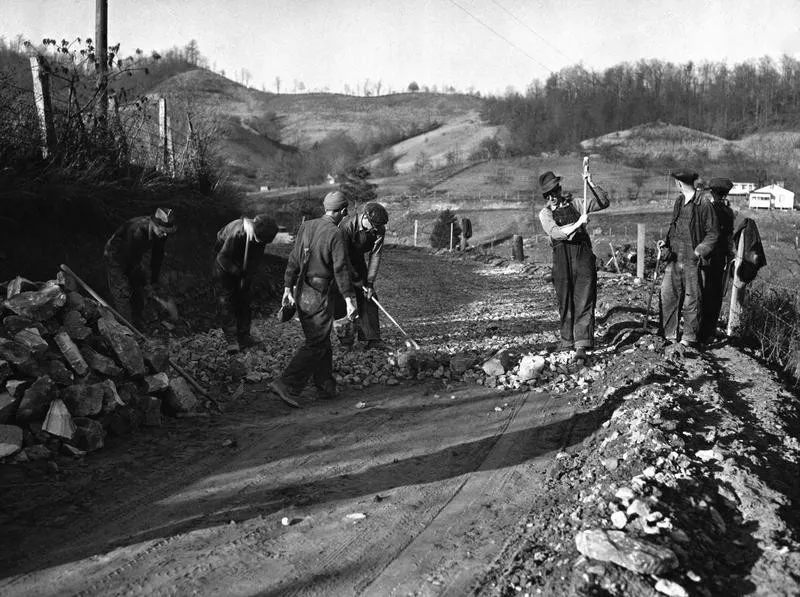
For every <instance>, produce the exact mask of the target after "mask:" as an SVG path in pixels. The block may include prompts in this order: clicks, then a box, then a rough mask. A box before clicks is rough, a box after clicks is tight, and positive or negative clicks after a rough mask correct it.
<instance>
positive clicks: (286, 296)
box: [281, 287, 294, 306]
mask: <svg viewBox="0 0 800 597" xmlns="http://www.w3.org/2000/svg"><path fill="white" fill-rule="evenodd" d="M281 305H284V306H292V305H294V295H293V294H292V289H291V288H289V287H286V288H284V289H283V297H281Z"/></svg>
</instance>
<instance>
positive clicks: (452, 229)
mask: <svg viewBox="0 0 800 597" xmlns="http://www.w3.org/2000/svg"><path fill="white" fill-rule="evenodd" d="M455 227H456V223H455V222H450V250H451V251H452V250H453V234H454V232H455Z"/></svg>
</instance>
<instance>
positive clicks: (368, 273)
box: [336, 202, 389, 350]
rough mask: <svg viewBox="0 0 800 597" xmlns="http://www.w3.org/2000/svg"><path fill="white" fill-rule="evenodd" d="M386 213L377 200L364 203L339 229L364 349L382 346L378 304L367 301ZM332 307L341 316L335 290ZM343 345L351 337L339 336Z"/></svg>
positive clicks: (372, 292)
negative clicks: (360, 210) (354, 295)
mask: <svg viewBox="0 0 800 597" xmlns="http://www.w3.org/2000/svg"><path fill="white" fill-rule="evenodd" d="M388 221H389V213H388V212H387V211H386V208H385V207H384V206H383V205H381V204H380V203H375V202H371V203H367V204H366V205H365V206H364V209H363V211H362V212H361V213H360V214H356V215H353V216H349V217H347V218H345V219H344V220H342V222H341V224H339V228H340V229H341V230H342V231H343V232H344V237H345V240H346V241H347V250H348V254H349V256H350V263H351V265H352V266H353V269H352V270H351V273H352V278H353V286H354V287H355V288H356V302H357V304H358V318H359V321H358V339H359V340H361V341H362V342H366V343H367V349H368V350H372V349H382V348H383V343H382V342H381V329H380V323H379V321H378V306H377V305H376V304H375V303H374V302H373V301H372V300H371V299H372V297H373V296H374V297H375V298H376V299H377V298H378V296H377V295H376V294H375V279H376V278H377V277H378V269H379V267H380V264H381V253H383V243H384V238H385V236H386V223H387V222H388ZM336 298H337V305H336V310H337V311H340V313H336V315H340V314H342V315H343V312H344V308H343V305H340V304H339V303H343V302H344V301H343V300H341V295H339V294H338V293H337V297H336ZM339 340H340V341H341V342H342V344H343V345H344V346H347V347H350V346H352V344H353V341H354V340H355V338H352V337H341V336H340V337H339Z"/></svg>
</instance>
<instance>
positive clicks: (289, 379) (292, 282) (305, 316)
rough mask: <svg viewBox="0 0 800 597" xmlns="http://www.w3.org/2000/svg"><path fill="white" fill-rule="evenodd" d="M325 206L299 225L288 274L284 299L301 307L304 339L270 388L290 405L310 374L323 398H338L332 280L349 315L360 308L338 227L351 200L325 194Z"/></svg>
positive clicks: (285, 278)
mask: <svg viewBox="0 0 800 597" xmlns="http://www.w3.org/2000/svg"><path fill="white" fill-rule="evenodd" d="M323 205H324V207H325V215H323V216H322V217H321V218H317V219H315V220H307V221H305V222H303V224H301V226H300V230H298V232H297V238H296V239H295V243H294V247H293V248H292V252H291V253H290V254H289V263H288V264H287V265H286V273H285V275H284V290H283V301H282V302H283V304H284V305H292V304H296V305H297V313H298V316H299V318H300V325H301V326H302V328H303V334H304V335H305V343H304V344H303V346H301V347H300V348H299V349H298V350H297V352H296V353H295V354H294V356H293V357H292V360H291V361H290V362H289V365H288V366H287V367H286V369H285V371H284V372H283V374H282V375H281V377H280V379H278V380H276V381H274V382H272V384H270V388H271V389H272V391H273V392H275V393H276V394H277V395H278V396H279V397H280V398H281V399H282V400H283V401H284V402H287V403H288V404H291V405H292V406H297V403H296V402H295V398H296V397H297V395H298V394H299V393H300V392H301V391H302V390H303V388H304V386H305V385H306V383H307V382H308V378H309V377H313V379H314V385H315V386H316V388H317V392H318V395H319V396H320V397H321V398H334V397H335V396H336V381H335V380H334V378H333V350H332V348H331V330H332V328H333V301H332V300H331V289H332V287H333V285H334V284H336V287H337V288H338V289H339V292H341V293H342V296H344V299H345V305H346V308H347V316H348V317H350V318H354V317H355V316H356V314H357V311H358V308H357V306H356V300H355V296H356V293H355V289H354V288H353V282H352V278H351V275H350V260H349V259H348V256H347V242H346V240H345V238H344V233H343V231H342V230H341V229H339V227H338V226H339V223H340V222H341V221H342V218H344V217H345V216H346V215H347V200H346V199H345V197H344V195H343V194H342V193H341V192H340V191H335V192H332V193H328V194H327V195H326V196H325V200H324V201H323Z"/></svg>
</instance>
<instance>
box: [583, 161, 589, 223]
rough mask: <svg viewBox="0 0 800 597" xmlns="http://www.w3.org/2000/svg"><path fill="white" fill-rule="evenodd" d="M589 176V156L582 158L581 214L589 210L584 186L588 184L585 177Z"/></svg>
mask: <svg viewBox="0 0 800 597" xmlns="http://www.w3.org/2000/svg"><path fill="white" fill-rule="evenodd" d="M588 175H589V156H588V155H587V156H583V213H587V210H588V209H589V204H588V203H587V200H586V186H587V185H588V182H587V181H586V177H587V176H588Z"/></svg>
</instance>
